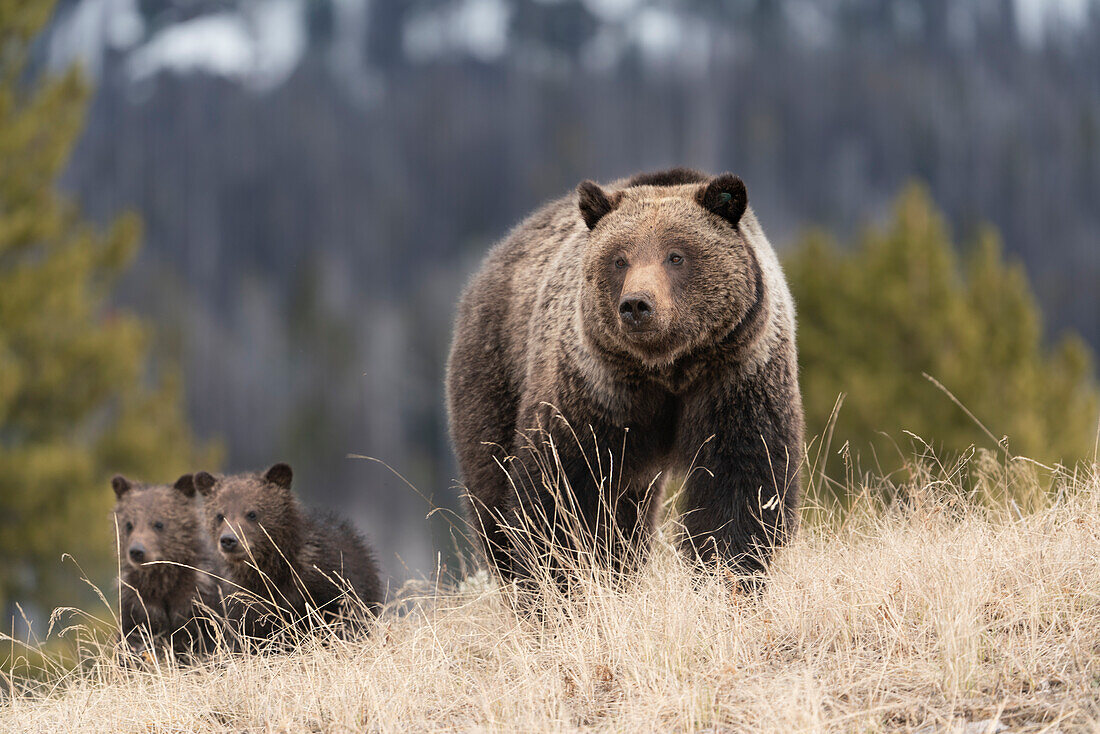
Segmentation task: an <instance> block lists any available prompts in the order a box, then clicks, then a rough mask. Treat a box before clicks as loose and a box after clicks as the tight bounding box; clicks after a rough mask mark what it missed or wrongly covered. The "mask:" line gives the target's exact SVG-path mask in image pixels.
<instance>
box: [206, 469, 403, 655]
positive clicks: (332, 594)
mask: <svg viewBox="0 0 1100 734" xmlns="http://www.w3.org/2000/svg"><path fill="white" fill-rule="evenodd" d="M292 478H293V474H292V472H291V468H290V466H289V465H287V464H275V465H274V466H272V467H271V468H269V469H268V470H267V471H264V472H250V473H246V474H237V475H233V476H224V477H215V476H213V475H211V474H208V473H207V472H199V473H198V474H196V475H195V485H196V486H197V487H198V489H199V491H200V492H201V493H202V494H203V495H204V496H205V497H206V503H205V508H206V524H207V532H208V534H209V537H210V538H211V541H212V543H213V545H214V546H215V547H217V549H218V551H219V553H220V554H221V556H222V560H223V562H224V563H225V566H226V580H227V584H226V588H225V592H226V594H227V598H228V599H229V602H228V612H229V616H230V619H231V620H232V622H233V623H234V624H235V625H236V626H237V627H238V629H239V631H240V632H243V633H244V634H245V635H246V636H248V637H251V638H255V639H268V638H271V637H272V636H273V635H275V633H276V632H277V631H278V630H279V629H280V628H283V627H285V626H286V625H287V623H288V622H290V623H293V626H296V627H298V628H299V629H309V628H311V627H313V626H314V625H315V624H316V623H318V622H320V621H324V622H325V623H341V624H342V623H344V622H353V623H355V622H358V621H361V620H359V617H360V616H361V615H360V614H359V612H360V611H361V609H362V607H363V606H365V607H366V608H367V609H369V610H370V611H372V612H375V611H377V609H378V608H379V607H380V606H381V604H382V600H383V599H382V597H383V592H382V584H381V581H380V580H379V575H378V566H377V564H376V563H375V560H374V556H373V555H372V553H371V551H370V550H369V549H368V548H367V546H366V544H365V543H364V542H363V539H362V538H361V537H360V536H359V534H358V533H357V532H356V531H355V530H354V529H353V528H352V527H351V526H350V525H349V524H348V523H346V522H343V521H340V520H337V519H336V518H333V517H329V516H326V515H320V514H313V513H307V512H305V511H304V510H303V508H302V507H301V505H300V504H299V503H298V500H297V498H296V497H295V496H294V494H293V492H291V490H290V485H291V481H292ZM353 597H354V598H353Z"/></svg>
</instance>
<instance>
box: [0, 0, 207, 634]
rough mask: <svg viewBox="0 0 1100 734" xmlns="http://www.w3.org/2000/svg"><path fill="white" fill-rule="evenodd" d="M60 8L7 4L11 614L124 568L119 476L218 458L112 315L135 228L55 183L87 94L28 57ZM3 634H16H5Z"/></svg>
mask: <svg viewBox="0 0 1100 734" xmlns="http://www.w3.org/2000/svg"><path fill="white" fill-rule="evenodd" d="M51 5H52V4H51V3H49V2H41V0H0V612H3V613H4V614H5V615H8V614H9V613H10V612H11V607H10V604H11V603H12V602H16V601H18V602H24V603H26V602H32V603H37V604H38V605H40V606H41V607H42V608H46V609H48V608H49V606H50V605H52V604H54V603H72V602H74V601H75V598H74V596H75V595H76V594H77V588H79V587H80V586H81V584H80V583H79V574H78V572H77V570H76V568H75V567H74V566H71V565H70V566H68V567H66V566H65V565H63V563H62V554H64V553H68V554H71V555H72V556H73V558H74V559H75V560H76V561H77V562H78V563H79V564H80V565H81V567H82V568H83V569H84V571H85V572H87V573H89V575H90V576H91V579H92V580H93V581H96V582H104V581H106V580H107V579H108V578H109V576H110V569H111V568H113V566H114V561H113V559H114V531H113V528H112V526H111V524H110V522H111V521H110V515H109V509H110V507H111V505H112V501H113V495H112V493H111V490H110V486H109V484H108V478H109V477H110V476H111V474H113V473H115V472H124V473H129V474H132V475H133V476H135V477H140V478H143V479H148V480H151V481H153V480H156V481H165V480H169V479H171V478H174V477H175V476H178V475H179V474H180V473H182V472H184V471H186V470H188V469H191V468H193V467H194V466H195V465H196V460H198V459H199V458H200V456H201V457H202V459H203V460H204V461H209V460H211V459H213V458H214V457H213V456H211V455H210V453H209V451H208V450H202V449H200V448H199V447H197V446H196V443H195V441H194V439H193V438H192V436H191V433H190V431H189V429H188V427H187V424H186V421H185V419H184V416H183V413H182V409H181V400H180V392H181V390H180V385H179V381H178V379H177V378H176V377H175V376H174V375H173V374H172V372H171V370H170V368H165V374H166V377H162V378H161V379H156V378H155V377H154V375H153V374H152V372H153V371H152V365H151V363H150V359H149V334H148V330H147V328H146V327H145V325H143V324H142V322H141V321H140V320H139V319H138V318H136V317H135V316H133V315H131V314H128V313H124V312H120V311H116V310H113V309H112V308H111V306H110V304H109V300H108V296H109V293H110V288H111V285H112V284H113V282H114V281H115V280H116V278H117V277H118V276H119V275H120V274H121V273H122V272H124V270H125V269H126V267H127V265H128V264H129V263H130V261H131V260H132V258H133V257H134V254H135V252H136V249H137V243H138V237H139V223H138V221H137V219H136V218H135V217H134V216H123V217H121V218H120V219H118V220H117V221H116V222H114V224H113V225H111V226H110V227H109V228H107V231H105V232H103V231H100V230H99V229H98V228H96V227H95V226H93V225H91V224H90V223H88V222H86V221H84V220H83V219H82V218H81V215H80V212H79V211H78V210H77V208H76V207H75V206H74V205H73V204H72V203H70V202H68V201H66V200H65V198H64V197H63V196H61V195H60V194H59V193H58V191H57V190H56V187H55V182H56V180H57V178H58V175H59V174H60V172H61V170H62V168H63V166H64V164H65V162H66V160H67V159H68V157H69V153H70V149H71V147H72V145H73V144H74V141H75V139H76V137H77V135H78V134H79V132H80V129H81V125H82V122H83V116H84V111H85V107H86V103H87V98H88V94H87V90H86V87H85V84H84V83H83V81H82V80H81V77H80V75H79V73H78V72H77V71H76V70H75V69H74V70H73V71H70V72H69V73H67V74H65V75H63V76H61V77H60V78H44V79H30V78H29V75H28V73H27V68H26V64H27V57H28V53H29V47H30V44H31V42H32V40H33V38H34V36H35V34H36V33H37V32H38V31H39V30H40V29H41V28H42V26H43V25H44V24H45V23H46V21H47V20H48V18H49V15H50V11H51ZM5 624H6V623H5Z"/></svg>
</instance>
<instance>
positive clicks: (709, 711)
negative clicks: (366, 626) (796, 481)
mask: <svg viewBox="0 0 1100 734" xmlns="http://www.w3.org/2000/svg"><path fill="white" fill-rule="evenodd" d="M983 462H984V463H983ZM925 466H926V467H927V466H932V467H935V468H933V469H927V468H926V469H924V470H921V471H918V472H915V473H914V475H913V480H912V481H911V482H910V483H909V484H908V485H907V486H901V487H893V488H892V489H891V491H890V492H889V495H891V496H893V497H894V498H895V501H893V502H891V503H888V504H887V503H883V502H882V501H880V500H877V499H872V498H874V497H880V496H882V495H881V494H880V493H879V492H878V491H877V490H878V489H879V488H875V489H876V491H874V492H870V491H868V492H866V493H862V492H860V491H858V490H860V489H861V488H862V484H860V483H854V484H855V486H854V487H853V489H855V490H857V491H856V492H855V493H854V494H855V496H856V497H857V500H856V502H855V507H854V509H852V510H851V512H850V513H848V514H847V515H846V516H845V518H846V519H844V520H843V521H833V520H823V519H822V518H823V517H824V516H826V515H828V514H829V513H828V512H826V511H822V510H819V511H818V512H816V513H813V514H812V516H814V517H816V518H817V520H816V521H815V522H813V523H807V525H805V526H804V527H803V528H802V531H801V532H800V534H799V535H798V537H797V539H796V540H795V541H794V543H793V544H792V545H790V546H789V547H787V548H786V549H784V550H783V551H782V552H781V553H779V555H778V556H777V559H776V563H775V565H774V567H773V570H772V573H771V579H770V582H769V583H768V585H767V587H766V588H765V589H764V590H763V591H762V592H761V593H760V594H759V595H758V596H746V595H744V594H741V593H738V592H734V591H732V590H731V589H732V588H733V587H732V586H731V585H730V584H729V583H728V580H727V579H726V578H724V577H723V575H722V574H721V573H715V574H713V575H711V576H707V577H700V576H699V575H698V574H696V573H692V572H691V571H690V570H689V568H688V567H687V566H686V564H684V563H683V562H682V561H681V560H680V558H679V556H678V554H677V553H676V551H675V550H674V545H673V543H672V541H671V531H672V530H673V526H672V525H671V524H670V523H666V524H665V526H664V531H663V532H662V534H661V536H660V537H659V538H658V543H657V545H658V547H657V550H656V553H655V555H654V558H653V559H652V561H651V562H650V564H649V565H648V566H647V567H646V569H645V570H644V572H643V573H642V574H641V575H640V576H638V577H636V579H635V580H633V581H632V582H630V583H628V584H626V585H620V586H619V587H618V588H612V587H608V586H607V585H604V584H595V583H590V584H586V585H585V586H584V588H582V589H581V591H580V593H578V594H576V595H575V596H573V597H572V598H568V599H567V598H564V597H563V596H561V595H560V594H558V592H557V591H556V590H554V589H553V588H551V587H548V588H546V589H544V590H543V591H542V594H543V599H542V601H541V604H540V605H541V606H542V608H543V613H542V614H539V615H529V614H523V613H517V612H515V611H513V609H512V608H511V606H510V605H509V603H508V599H507V596H506V594H504V593H503V592H501V591H500V590H499V589H497V588H496V587H494V586H493V585H492V584H490V583H488V582H487V580H486V578H485V577H484V576H480V577H474V578H472V579H470V580H467V581H466V582H465V583H463V584H461V585H459V586H458V588H456V589H450V590H440V589H433V588H428V587H427V585H426V584H422V585H420V586H418V587H417V586H413V587H410V588H407V589H405V590H403V591H402V593H401V599H400V601H399V602H397V603H396V604H395V605H392V606H391V608H389V609H388V610H387V612H386V613H385V614H384V615H383V617H382V618H381V619H380V620H379V621H378V622H377V623H376V626H375V627H374V629H373V632H372V634H371V635H370V637H369V638H368V639H365V640H355V641H341V640H329V641H327V642H325V643H324V644H318V643H309V644H306V645H303V646H302V647H301V648H300V649H298V650H297V651H295V652H293V653H288V654H269V655H251V656H244V655H236V656H234V655H230V654H228V653H226V654H221V655H218V656H216V657H215V658H213V659H211V660H209V661H207V662H204V663H203V664H201V665H198V666H197V667H191V668H178V667H174V666H167V667H164V668H161V669H156V670H144V671H131V670H124V669H122V668H120V667H118V666H117V665H115V664H113V663H111V662H109V659H108V658H107V657H101V658H100V659H99V660H98V661H97V662H96V663H95V664H93V665H86V666H85V667H84V668H83V669H81V670H80V671H79V672H77V673H73V674H71V675H69V676H67V677H57V678H55V679H54V680H52V681H51V682H50V684H49V686H47V687H38V688H35V689H33V690H31V691H29V692H27V693H24V694H21V695H18V696H16V697H15V698H13V699H11V700H9V701H7V702H6V703H3V704H0V730H2V731H17V730H23V731H32V730H34V731H51V732H63V731H117V732H139V731H140V732H161V731H164V732H167V731H192V730H198V731H232V732H240V731H326V732H328V731H334V732H341V731H356V732H358V731H440V730H446V731H451V730H459V731H471V730H476V731H482V730H498V731H572V730H579V729H585V730H587V729H592V730H609V731H701V730H702V731H736V732H770V731H774V732H792V731H838V732H849V731H921V732H932V731H960V732H961V731H965V732H968V733H970V734H976V733H977V732H996V731H1006V730H1011V731H1100V477H1098V474H1097V471H1096V469H1095V467H1093V468H1092V469H1091V470H1090V471H1088V472H1086V473H1085V474H1084V475H1076V476H1069V475H1066V474H1065V473H1062V474H1060V475H1058V476H1056V477H1055V478H1054V479H1053V487H1052V488H1051V489H1049V490H1046V489H1045V488H1040V487H1039V476H1040V473H1039V472H1037V471H1034V470H1032V469H1031V468H1029V466H1030V465H1026V464H1020V463H1018V462H1017V463H1012V462H1010V463H1009V464H1008V468H1007V469H1006V465H1004V464H1003V463H1002V464H998V463H997V462H996V461H993V460H991V459H990V458H989V457H985V458H984V459H981V461H979V460H977V459H975V460H974V461H973V462H971V464H970V466H969V467H958V466H955V467H948V468H943V467H938V466H937V465H935V464H931V465H927V464H926V465H925ZM975 472H976V473H977V474H978V475H979V476H980V478H979V479H978V480H977V481H971V480H969V479H967V480H965V481H964V479H963V478H964V477H973V475H974V474H975ZM961 484H965V485H966V488H965V489H964V488H963V487H961V486H960V485H961ZM976 496H980V497H982V498H984V501H985V504H984V506H983V505H982V504H979V503H977V502H975V501H974V498H975V497H976ZM398 606H400V610H398V609H397V607H398Z"/></svg>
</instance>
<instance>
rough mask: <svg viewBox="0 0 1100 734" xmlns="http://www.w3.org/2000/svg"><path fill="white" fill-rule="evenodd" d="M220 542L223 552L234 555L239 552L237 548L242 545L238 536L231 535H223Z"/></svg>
mask: <svg viewBox="0 0 1100 734" xmlns="http://www.w3.org/2000/svg"><path fill="white" fill-rule="evenodd" d="M218 542H219V543H220V544H221V547H222V550H223V551H225V552H226V553H232V552H233V551H235V550H237V546H238V545H240V543H238V542H237V538H236V536H233V535H229V534H226V535H223V536H222V537H221V539H220V540H219V541H218Z"/></svg>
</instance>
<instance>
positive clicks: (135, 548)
mask: <svg viewBox="0 0 1100 734" xmlns="http://www.w3.org/2000/svg"><path fill="white" fill-rule="evenodd" d="M130 560H131V561H133V562H134V563H144V562H145V546H143V545H142V544H141V543H134V544H133V545H131V546H130Z"/></svg>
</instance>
